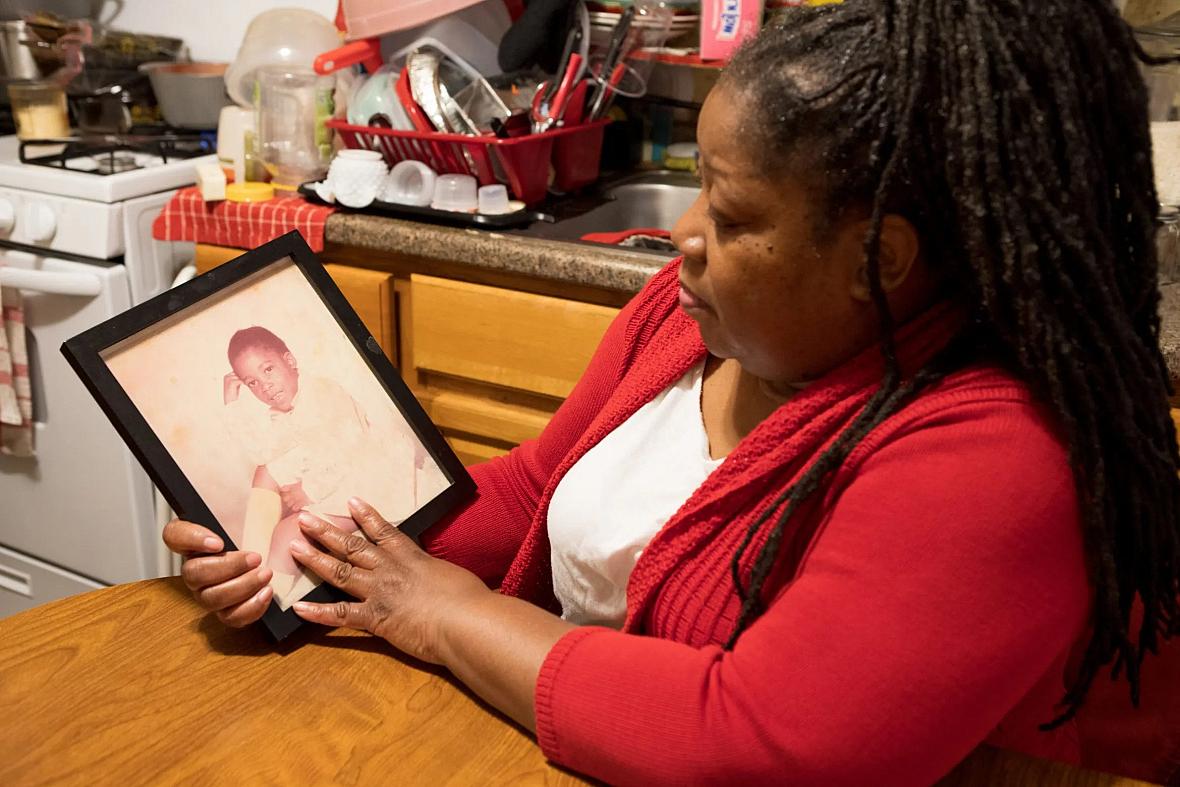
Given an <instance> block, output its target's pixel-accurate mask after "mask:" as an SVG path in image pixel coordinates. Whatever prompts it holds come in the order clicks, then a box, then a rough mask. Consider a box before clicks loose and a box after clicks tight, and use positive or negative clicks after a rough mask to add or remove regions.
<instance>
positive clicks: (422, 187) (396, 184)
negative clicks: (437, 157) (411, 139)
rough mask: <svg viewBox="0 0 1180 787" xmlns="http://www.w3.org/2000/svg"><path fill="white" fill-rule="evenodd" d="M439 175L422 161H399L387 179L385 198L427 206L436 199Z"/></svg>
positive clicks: (387, 200)
mask: <svg viewBox="0 0 1180 787" xmlns="http://www.w3.org/2000/svg"><path fill="white" fill-rule="evenodd" d="M437 180H438V175H437V174H436V173H435V171H434V170H432V169H431V168H430V167H428V166H426V165H425V164H423V163H422V162H421V161H412V160H407V161H399V162H398V163H397V164H394V165H393V169H391V170H390V171H389V177H388V178H386V179H385V191H384V200H385V201H386V202H396V203H398V204H400V205H416V206H418V207H425V206H427V205H429V204H430V203H431V201H432V200H433V199H434V185H435V182H436V181H437Z"/></svg>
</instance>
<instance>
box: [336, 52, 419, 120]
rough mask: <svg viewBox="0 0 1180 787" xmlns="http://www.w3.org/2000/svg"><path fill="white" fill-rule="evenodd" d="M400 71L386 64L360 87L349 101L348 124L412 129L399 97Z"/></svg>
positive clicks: (358, 86) (359, 84)
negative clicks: (398, 82)
mask: <svg viewBox="0 0 1180 787" xmlns="http://www.w3.org/2000/svg"><path fill="white" fill-rule="evenodd" d="M398 72H399V69H397V68H395V67H394V66H392V65H384V66H382V67H381V68H379V69H378V70H377V71H376V73H374V74H372V75H371V76H369V77H366V78H365V79H364V80H363V81H361V82H360V83H358V84H357V86H356V89H355V90H354V91H353V93H352V96H351V97H350V98H349V100H348V122H349V123H352V124H353V125H357V126H381V127H383V128H396V129H401V130H402V131H408V130H412V129H413V128H414V124H413V122H412V121H411V120H410V117H409V115H407V114H406V109H405V107H403V106H402V102H401V100H400V99H399V98H398V94H397V81H398Z"/></svg>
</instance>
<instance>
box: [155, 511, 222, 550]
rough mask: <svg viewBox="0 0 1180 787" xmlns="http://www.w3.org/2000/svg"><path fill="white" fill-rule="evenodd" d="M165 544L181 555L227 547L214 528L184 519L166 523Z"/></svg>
mask: <svg viewBox="0 0 1180 787" xmlns="http://www.w3.org/2000/svg"><path fill="white" fill-rule="evenodd" d="M164 544H165V545H166V546H167V547H168V548H169V549H171V550H172V551H173V552H177V553H179V554H181V555H192V554H197V555H202V554H211V553H217V552H220V551H221V550H223V549H225V543H224V542H223V541H222V540H221V539H220V538H219V537H218V536H216V535H215V534H214V533H213V531H212V530H210V529H209V528H207V527H201V526H200V525H197V524H194V523H192V522H185V521H184V520H182V519H173V520H172V521H171V522H169V523H168V524H166V525H164Z"/></svg>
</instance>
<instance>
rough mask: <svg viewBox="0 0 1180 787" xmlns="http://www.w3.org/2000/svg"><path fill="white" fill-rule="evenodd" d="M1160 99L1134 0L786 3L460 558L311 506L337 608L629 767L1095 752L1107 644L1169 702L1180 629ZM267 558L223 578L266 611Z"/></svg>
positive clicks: (228, 617)
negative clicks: (1156, 233)
mask: <svg viewBox="0 0 1180 787" xmlns="http://www.w3.org/2000/svg"><path fill="white" fill-rule="evenodd" d="M1146 117H1147V116H1146V96H1145V91H1144V87H1143V83H1142V82H1141V80H1140V78H1139V77H1138V76H1137V71H1136V63H1135V59H1134V44H1133V42H1132V39H1131V37H1130V34H1129V32H1128V30H1127V28H1126V26H1125V25H1124V24H1123V22H1122V21H1121V19H1120V18H1119V16H1118V14H1117V13H1116V11H1115V10H1114V8H1113V7H1112V5H1111V3H1110V2H1109V0H1038V2H1037V3H1035V4H1034V3H1027V2H1021V1H1020V0H845V2H843V3H839V4H835V5H829V6H826V7H824V8H822V9H816V8H808V9H803V8H801V9H795V10H792V11H791V12H790V13H787V14H785V15H784V16H783V17H782V23H781V27H778V28H775V29H768V30H766V31H764V32H763V33H762V35H760V36H759V37H758V38H757V39H755V40H754V41H752V42H751V43H749V44H748V45H747V46H745V47H744V48H743V49H742V50H741V52H740V54H738V55H737V56H736V57H735V58H734V59H733V61H732V63H731V64H730V66H729V67H728V69H727V70H726V71H725V73H724V75H723V77H722V78H721V80H720V82H719V84H718V86H717V87H716V89H715V90H714V91H713V93H712V94H711V95H710V96H709V98H708V100H707V101H706V102H705V105H704V107H703V109H702V111H701V115H700V123H699V127H698V141H699V143H700V148H701V169H702V175H703V182H702V186H703V187H702V190H701V194H700V197H699V198H698V200H697V201H696V203H695V204H694V205H693V206H692V208H691V209H690V210H689V212H688V213H687V214H686V215H685V216H684V217H683V218H682V219H681V221H680V222H679V224H678V226H677V227H676V230H675V233H674V238H675V240H676V242H677V244H678V246H679V247H680V249H681V251H682V252H683V257H682V258H681V259H679V260H677V261H674V262H673V263H671V264H670V265H669V266H668V267H666V268H665V269H664V270H663V271H661V272H660V273H659V274H657V275H656V276H655V277H654V278H653V279H652V281H651V282H650V284H649V285H648V286H647V288H646V289H645V290H644V291H643V292H642V293H640V294H639V295H638V296H637V297H636V298H635V299H634V301H632V303H631V304H630V305H629V306H627V307H626V308H625V309H624V310H623V311H622V313H621V314H620V315H619V317H618V319H617V320H616V321H615V323H614V324H613V325H612V327H611V328H610V329H609V330H608V332H607V334H606V336H605V338H604V339H603V342H602V344H601V346H600V348H599V350H598V352H597V354H596V355H595V357H594V359H593V361H592V362H591V364H590V366H589V368H588V369H587V371H586V373H585V375H584V377H583V379H582V380H581V382H580V383H579V385H578V386H577V388H576V389H575V391H574V392H573V394H572V395H571V396H570V398H569V399H568V400H567V402H566V403H565V404H564V406H563V407H562V408H561V409H560V410H559V412H558V413H557V415H556V416H555V417H554V418H553V421H552V423H551V424H550V425H549V427H548V428H547V429H546V430H545V432H544V434H543V435H542V436H541V437H540V438H539V439H538V440H536V441H533V442H529V443H526V444H524V445H522V446H520V447H519V448H518V449H516V450H515V451H513V452H512V453H511V454H510V455H509V456H507V457H505V458H503V459H499V460H494V461H492V462H489V463H487V464H485V465H482V466H480V467H477V468H475V469H474V471H473V475H474V476H475V477H476V480H477V482H478V485H479V495H478V498H477V499H476V500H475V502H473V503H472V504H471V505H470V506H469V507H467V508H466V509H464V510H463V511H461V512H459V513H457V514H455V515H454V516H452V517H451V518H450V519H449V520H448V521H447V522H445V523H444V524H442V525H440V526H438V527H437V528H435V529H434V530H433V531H431V532H428V533H427V535H426V537H425V538H424V539H423V544H424V546H425V548H426V551H422V550H420V549H419V548H418V547H417V546H416V545H414V544H413V543H411V542H410V541H409V540H408V539H407V538H405V537H404V536H402V535H401V534H400V533H398V532H397V531H396V530H395V529H394V528H392V527H391V526H389V525H388V524H387V523H385V521H384V520H383V519H381V517H380V515H379V513H378V512H375V511H373V510H372V509H370V508H369V507H367V506H366V505H365V504H363V503H361V502H359V501H356V502H354V503H353V514H354V517H355V518H356V519H357V521H358V522H359V523H360V524H361V526H362V528H363V529H364V531H365V532H366V533H367V534H368V535H369V536H370V537H371V539H372V540H373V542H375V543H373V544H367V543H365V542H364V541H363V540H361V539H359V538H357V537H355V536H353V537H351V538H350V537H347V536H345V535H344V534H343V533H341V532H340V531H337V530H336V529H335V528H333V527H332V526H331V525H329V524H327V523H324V522H322V521H319V520H316V519H315V518H313V517H309V518H308V519H307V521H306V522H305V523H304V524H303V529H304V532H305V533H306V534H307V535H308V536H309V537H310V539H312V540H313V541H314V542H315V543H316V544H317V548H314V549H310V550H309V549H307V548H306V547H302V548H300V547H299V546H298V545H294V544H293V552H294V554H295V557H296V559H297V560H298V561H300V562H301V563H302V564H304V565H305V566H307V567H308V568H310V569H311V570H312V571H314V572H316V573H317V574H319V575H320V576H321V577H323V578H325V579H326V580H327V581H329V582H332V583H333V584H336V585H338V586H340V587H342V588H344V589H345V590H347V591H348V592H349V593H351V594H352V595H353V596H354V597H356V598H357V599H359V601H358V602H357V603H353V604H338V605H316V604H298V605H296V609H297V611H298V614H299V615H301V616H302V617H304V618H306V619H307V620H310V621H315V622H318V623H323V624H328V625H345V626H352V627H356V628H361V629H367V630H368V631H371V632H373V633H375V634H377V635H379V636H382V637H385V638H386V639H388V640H389V642H391V643H392V644H393V645H394V646H396V647H397V648H400V649H401V650H404V651H406V652H408V653H410V654H412V655H414V656H416V657H418V658H421V659H424V660H426V661H430V662H435V663H438V664H442V665H445V666H446V667H447V668H449V669H450V670H451V671H452V672H453V673H454V674H455V675H456V676H457V677H458V678H459V679H460V680H462V681H464V682H465V683H466V684H467V685H468V686H470V687H471V688H472V689H473V690H475V691H476V692H477V693H478V694H480V695H481V696H482V697H483V698H484V699H486V700H487V701H488V702H489V703H490V704H492V705H494V706H495V707H497V708H499V709H500V710H502V711H503V712H505V713H506V714H507V715H509V716H511V717H512V718H513V719H515V720H516V721H518V722H519V723H520V724H522V725H524V726H525V727H527V728H529V729H530V730H535V731H536V734H537V739H538V741H539V743H540V745H541V746H542V748H543V749H544V751H545V752H546V754H547V755H548V756H550V757H551V758H552V759H553V760H555V761H557V762H559V763H562V764H564V765H567V766H569V767H571V768H574V769H577V770H580V771H583V772H585V773H588V774H591V775H593V776H596V777H598V778H601V779H604V780H606V781H610V782H626V783H653V782H676V783H679V782H751V783H758V782H780V781H781V782H795V783H800V784H818V783H834V784H835V783H839V784H886V783H897V784H911V783H922V782H930V781H933V780H935V779H936V778H938V777H939V776H941V775H942V774H944V773H946V772H947V771H948V770H949V769H951V768H952V767H953V766H954V764H955V763H956V762H958V761H959V760H961V759H962V758H964V757H965V756H966V755H967V754H968V753H969V752H970V751H971V750H972V748H973V747H975V746H977V745H978V744H980V743H981V742H985V741H986V742H990V743H992V744H995V745H998V746H1002V747H1009V748H1014V749H1018V750H1021V751H1024V752H1029V753H1032V754H1036V755H1041V756H1047V757H1054V758H1061V759H1065V760H1074V761H1076V760H1077V758H1078V756H1079V753H1078V744H1077V735H1076V730H1075V729H1074V727H1073V724H1074V714H1075V712H1076V711H1077V710H1078V709H1079V708H1081V707H1082V705H1083V703H1084V702H1085V698H1086V695H1087V691H1088V689H1089V688H1090V686H1091V684H1092V683H1093V682H1094V680H1095V678H1096V676H1098V675H1099V674H1100V671H1101V674H1102V675H1103V679H1104V680H1105V679H1107V677H1106V674H1107V671H1106V670H1103V669H1102V668H1103V667H1104V665H1111V664H1112V663H1113V664H1116V665H1118V667H1117V669H1119V670H1120V671H1121V673H1122V674H1124V675H1125V676H1126V678H1127V679H1128V682H1129V685H1130V691H1131V692H1137V691H1138V686H1139V674H1140V673H1139V671H1140V666H1141V663H1142V660H1143V658H1144V655H1145V654H1147V653H1149V652H1151V651H1153V650H1154V649H1155V648H1156V647H1157V645H1158V644H1159V642H1160V641H1161V639H1163V638H1167V637H1169V636H1171V635H1173V634H1175V633H1176V632H1177V629H1178V627H1180V615H1178V609H1177V592H1178V584H1177V577H1178V576H1180V524H1178V521H1177V513H1178V505H1180V482H1178V480H1177V467H1178V464H1180V463H1178V461H1177V449H1176V435H1175V433H1174V428H1173V426H1172V423H1171V421H1170V419H1169V414H1168V402H1167V389H1168V383H1167V374H1166V369H1165V367H1164V363H1163V361H1162V359H1161V355H1160V352H1159V350H1158V345H1157V340H1158V333H1159V322H1158V318H1157V313H1156V307H1157V303H1158V299H1159V295H1158V291H1157V285H1156V259H1155V252H1154V244H1153V217H1154V214H1155V208H1156V195H1155V192H1154V188H1153V185H1152V171H1151V163H1150V162H1151V157H1150V142H1149V138H1148V131H1147V121H1146ZM165 538H166V540H167V542H168V543H169V545H170V546H172V547H173V548H174V549H176V550H178V551H181V552H187V553H189V554H190V555H192V554H200V553H204V552H218V551H219V550H220V549H221V547H222V545H221V544H220V542H219V541H218V540H217V539H215V538H214V539H213V540H212V542H211V543H210V544H208V545H206V544H205V543H204V542H205V540H206V539H208V538H211V534H210V533H209V532H208V531H206V530H204V529H203V528H199V527H197V526H196V525H193V524H190V523H184V522H173V523H172V524H170V525H169V527H168V530H167V532H166V534H165ZM257 565H258V559H257V556H252V555H244V554H242V553H240V552H228V553H224V554H220V555H209V556H205V557H200V558H194V559H190V560H189V561H188V562H187V563H186V565H185V569H184V577H185V579H186V581H187V582H188V584H189V586H190V587H191V588H192V589H193V591H194V592H195V594H196V596H197V598H198V600H199V601H200V602H201V603H202V604H204V605H205V606H207V607H209V608H210V609H215V610H217V611H218V614H219V615H220V617H221V618H222V620H223V621H225V622H226V623H227V624H230V625H244V624H246V623H248V622H251V621H253V620H256V619H257V618H258V617H259V616H260V615H261V614H262V611H263V609H264V608H265V606H266V605H267V603H268V602H269V599H270V591H269V589H268V588H267V587H266V586H265V583H266V581H267V579H268V575H267V573H266V572H265V570H261V571H260V570H257V569H256V568H255V567H256V566H257ZM489 586H491V587H498V589H499V591H500V592H499V593H493V592H490V591H489V590H488V587H489ZM1133 608H1140V609H1141V619H1142V624H1141V625H1136V624H1133V623H1132V610H1133ZM1071 654H1074V655H1075V658H1073V659H1072V660H1071Z"/></svg>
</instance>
